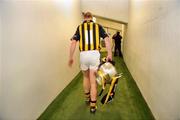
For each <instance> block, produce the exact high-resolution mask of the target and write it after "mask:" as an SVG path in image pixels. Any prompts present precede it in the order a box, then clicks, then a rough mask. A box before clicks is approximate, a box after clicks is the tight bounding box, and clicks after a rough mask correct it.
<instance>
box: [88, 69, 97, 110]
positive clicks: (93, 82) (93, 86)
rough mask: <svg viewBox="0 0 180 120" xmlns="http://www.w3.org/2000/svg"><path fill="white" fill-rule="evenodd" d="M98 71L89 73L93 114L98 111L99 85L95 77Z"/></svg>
mask: <svg viewBox="0 0 180 120" xmlns="http://www.w3.org/2000/svg"><path fill="white" fill-rule="evenodd" d="M95 73H96V70H90V71H89V77H90V84H91V89H90V93H91V103H90V107H91V108H90V110H91V112H93V113H94V112H95V111H96V100H97V83H96V76H95Z"/></svg>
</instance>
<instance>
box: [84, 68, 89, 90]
mask: <svg viewBox="0 0 180 120" xmlns="http://www.w3.org/2000/svg"><path fill="white" fill-rule="evenodd" d="M89 78H90V77H89V70H87V71H83V88H84V93H89V92H90V79H89Z"/></svg>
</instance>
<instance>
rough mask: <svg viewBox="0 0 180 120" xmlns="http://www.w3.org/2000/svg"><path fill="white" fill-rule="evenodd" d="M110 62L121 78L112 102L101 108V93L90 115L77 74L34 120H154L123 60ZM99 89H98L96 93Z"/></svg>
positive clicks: (80, 76) (79, 76) (80, 75)
mask: <svg viewBox="0 0 180 120" xmlns="http://www.w3.org/2000/svg"><path fill="white" fill-rule="evenodd" d="M103 55H105V54H103ZM114 61H115V63H116V64H115V66H116V69H117V71H118V72H119V73H123V76H122V77H121V78H120V80H119V82H118V85H117V88H116V95H115V98H114V100H113V101H112V102H110V103H108V104H106V105H102V103H101V102H100V100H101V98H102V96H103V95H104V94H105V93H107V91H106V92H104V94H103V95H102V96H100V97H98V109H97V112H96V113H95V115H94V114H90V112H89V107H88V106H87V105H86V104H85V103H84V95H83V89H82V88H83V87H82V74H81V73H79V74H78V75H77V76H76V77H75V78H74V80H73V81H72V82H71V83H70V84H69V85H68V86H67V87H66V88H65V89H64V90H63V91H62V92H61V93H60V94H59V95H58V96H57V98H56V99H55V100H54V101H53V102H52V103H51V104H50V105H49V107H48V108H47V109H46V110H45V112H44V113H42V115H41V116H40V117H39V118H38V120H154V117H153V115H152V113H151V111H150V109H149V107H148V106H147V104H146V102H145V100H144V98H143V97H142V95H141V93H140V91H139V89H138V87H137V85H136V83H135V81H134V80H133V78H132V76H131V74H130V73H129V71H128V69H127V67H126V65H125V63H124V61H123V59H122V58H120V57H114ZM100 89H101V87H100V86H99V87H98V92H100Z"/></svg>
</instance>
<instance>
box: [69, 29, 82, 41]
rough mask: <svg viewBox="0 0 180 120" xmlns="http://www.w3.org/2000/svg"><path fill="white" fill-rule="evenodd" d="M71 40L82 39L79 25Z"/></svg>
mask: <svg viewBox="0 0 180 120" xmlns="http://www.w3.org/2000/svg"><path fill="white" fill-rule="evenodd" d="M71 40H76V41H79V40H80V34H79V26H78V27H77V29H76V32H75V34H74V35H73V36H72V38H71Z"/></svg>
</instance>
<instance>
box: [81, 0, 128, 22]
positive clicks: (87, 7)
mask: <svg viewBox="0 0 180 120" xmlns="http://www.w3.org/2000/svg"><path fill="white" fill-rule="evenodd" d="M128 1H129V0H81V9H82V12H87V11H90V12H92V13H93V14H94V15H97V16H102V17H105V18H110V19H114V20H118V21H122V22H125V23H127V22H128Z"/></svg>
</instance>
